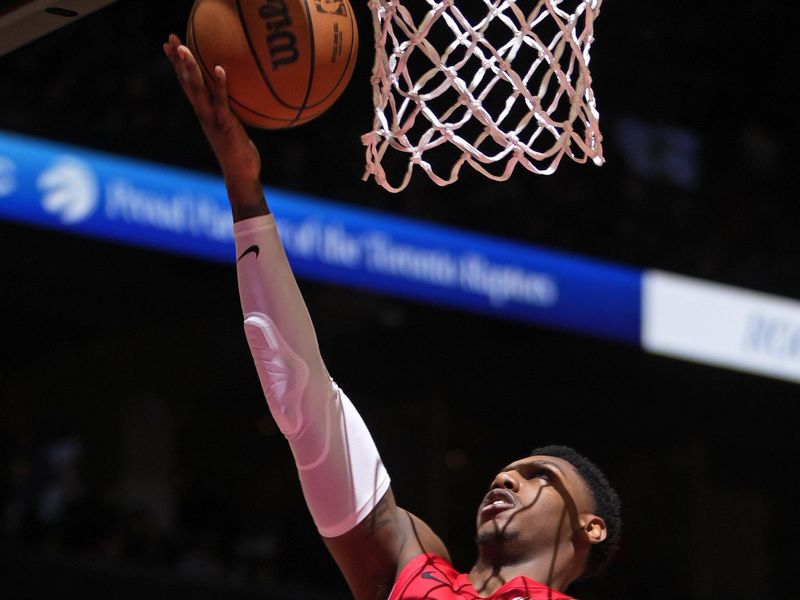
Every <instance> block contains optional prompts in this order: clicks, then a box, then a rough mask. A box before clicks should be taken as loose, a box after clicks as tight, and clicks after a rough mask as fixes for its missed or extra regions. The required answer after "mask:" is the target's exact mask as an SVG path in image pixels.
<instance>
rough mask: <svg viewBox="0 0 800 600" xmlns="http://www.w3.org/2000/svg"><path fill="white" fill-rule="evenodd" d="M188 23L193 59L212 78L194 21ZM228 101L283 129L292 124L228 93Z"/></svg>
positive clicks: (290, 120) (288, 120) (289, 120)
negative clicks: (258, 109) (192, 45)
mask: <svg viewBox="0 0 800 600" xmlns="http://www.w3.org/2000/svg"><path fill="white" fill-rule="evenodd" d="M192 13H194V11H192ZM189 23H190V27H191V29H192V41H193V42H194V48H195V51H196V52H197V56H196V57H195V58H196V59H197V62H198V64H199V65H200V68H201V69H202V70H203V72H204V73H205V74H206V75H208V77H209V78H213V77H214V74H213V73H212V72H211V69H209V68H208V65H207V64H206V61H205V60H203V51H202V50H201V49H200V43H199V42H198V41H197V34H196V33H195V28H194V19H190V21H189ZM228 100H229V101H231V102H233V103H234V104H236V105H237V106H241V107H242V108H243V109H245V110H248V111H250V112H251V113H253V114H254V115H257V116H259V117H261V118H262V119H272V120H273V121H280V122H281V123H282V124H283V123H287V125H284V126H285V127H288V123H291V122H292V119H286V118H281V117H273V116H271V115H265V114H262V113H260V112H258V111H257V110H253V109H252V108H250V107H249V106H247V105H246V104H244V103H243V102H240V101H239V100H237V99H236V98H235V97H234V96H232V95H231V94H230V93H228Z"/></svg>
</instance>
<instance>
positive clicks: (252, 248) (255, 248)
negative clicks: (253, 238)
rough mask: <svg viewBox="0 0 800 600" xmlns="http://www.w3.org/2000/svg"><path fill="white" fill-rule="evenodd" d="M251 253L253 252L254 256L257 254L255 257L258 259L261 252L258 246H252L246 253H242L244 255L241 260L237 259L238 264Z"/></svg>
mask: <svg viewBox="0 0 800 600" xmlns="http://www.w3.org/2000/svg"><path fill="white" fill-rule="evenodd" d="M251 252H252V253H253V254H255V255H256V258H258V252H259V248H258V246H256V245H255V244H253V245H252V246H250V247H249V248H248V249H247V250H245V251H244V252H242V255H241V256H240V257H239V258H237V259H236V262H239V261H240V260H242V259H243V258H244V257H245V256H247V255H248V254H250V253H251Z"/></svg>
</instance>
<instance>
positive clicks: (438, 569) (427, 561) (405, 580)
mask: <svg viewBox="0 0 800 600" xmlns="http://www.w3.org/2000/svg"><path fill="white" fill-rule="evenodd" d="M480 598H482V596H481V595H480V594H478V592H477V591H476V590H475V588H474V587H472V583H471V582H470V580H469V577H467V574H466V573H459V572H458V571H456V570H455V568H454V567H453V565H451V564H450V563H449V562H447V561H446V560H445V559H443V558H442V557H441V556H437V555H435V554H420V555H418V556H415V557H414V558H412V559H411V560H410V561H409V563H408V564H407V565H406V566H405V567H403V570H402V571H400V574H399V575H398V577H397V581H395V584H394V587H393V588H392V592H391V593H390V594H389V600H476V599H480ZM485 598H486V599H487V600H573V599H572V598H571V597H570V596H566V595H565V594H562V593H561V592H559V591H556V590H554V589H552V588H549V587H547V586H546V585H544V584H543V583H539V582H538V581H534V580H533V579H529V578H528V577H524V576H522V575H520V576H518V577H514V578H513V579H509V580H508V581H506V582H505V583H504V584H503V585H501V586H500V587H499V588H497V590H496V591H495V592H494V594H492V595H490V596H485Z"/></svg>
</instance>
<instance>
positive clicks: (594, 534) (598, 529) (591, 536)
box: [580, 514, 608, 544]
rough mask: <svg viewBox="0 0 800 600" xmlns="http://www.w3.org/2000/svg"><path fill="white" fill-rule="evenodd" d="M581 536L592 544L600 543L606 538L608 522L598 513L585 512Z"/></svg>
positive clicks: (582, 519)
mask: <svg viewBox="0 0 800 600" xmlns="http://www.w3.org/2000/svg"><path fill="white" fill-rule="evenodd" d="M580 534H581V536H582V537H583V538H584V539H585V540H586V541H587V542H589V543H590V544H599V543H600V542H602V541H603V540H605V539H606V536H607V535H608V531H607V530H606V522H605V521H604V520H603V519H602V518H601V517H598V516H597V515H591V514H585V515H583V517H582V518H581V530H580Z"/></svg>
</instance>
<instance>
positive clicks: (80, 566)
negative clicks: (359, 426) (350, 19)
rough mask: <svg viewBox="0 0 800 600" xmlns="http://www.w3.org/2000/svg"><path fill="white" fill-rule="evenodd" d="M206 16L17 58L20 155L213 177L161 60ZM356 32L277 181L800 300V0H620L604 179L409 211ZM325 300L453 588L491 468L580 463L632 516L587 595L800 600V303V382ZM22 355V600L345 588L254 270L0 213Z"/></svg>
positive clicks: (4, 365)
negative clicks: (389, 159)
mask: <svg viewBox="0 0 800 600" xmlns="http://www.w3.org/2000/svg"><path fill="white" fill-rule="evenodd" d="M470 1H473V0H470ZM14 4H19V3H15V2H2V3H0V13H2V12H3V10H4V9H8V8H9V7H12V5H14ZM51 4H53V3H51ZM55 4H57V3H55ZM4 5H5V6H4ZM12 8H13V7H12ZM190 8H191V3H190V2H188V1H186V0H173V1H170V2H154V1H138V0H137V1H134V0H120V1H119V2H116V3H113V4H112V5H110V6H108V7H106V8H102V9H100V10H98V11H97V12H95V13H93V14H91V15H87V16H85V17H84V18H82V19H80V20H78V21H76V22H74V23H72V24H70V25H69V26H66V27H63V28H60V29H58V30H57V31H54V32H53V33H50V34H48V35H46V36H44V37H42V38H40V39H38V40H36V41H33V42H31V43H29V44H27V45H25V46H23V47H21V48H19V49H18V50H15V51H13V52H10V53H8V54H6V55H5V56H0V130H2V131H0V150H2V148H3V146H2V145H1V144H2V139H3V138H2V136H3V135H23V136H26V138H27V139H34V138H36V139H38V140H39V141H49V142H58V143H61V144H66V145H67V146H65V147H69V148H80V149H81V151H83V150H86V149H91V150H92V151H97V152H101V153H110V154H113V155H116V156H123V157H127V158H132V159H137V160H143V161H147V162H148V163H159V164H161V165H169V166H172V167H179V168H181V169H188V170H191V171H193V172H204V173H206V174H209V175H212V176H216V175H217V170H216V164H215V161H214V159H213V156H212V155H211V153H210V151H209V150H208V148H207V146H206V144H205V140H204V138H203V137H202V133H201V131H200V129H199V127H198V126H197V123H196V121H195V118H194V115H193V114H192V112H191V109H190V107H189V105H188V103H187V101H186V100H185V99H184V97H183V95H182V92H181V90H180V89H179V87H178V85H177V83H176V81H175V78H174V75H173V72H172V70H171V67H170V65H169V63H168V61H167V60H166V58H165V57H164V55H163V53H162V50H161V44H162V42H163V41H165V39H166V37H167V35H168V34H169V33H170V32H173V31H174V32H178V33H181V34H182V33H183V32H184V31H185V28H186V19H187V16H188V14H189V10H190ZM355 10H356V14H357V17H358V20H359V24H360V35H361V52H360V56H359V59H358V64H357V67H356V72H355V75H354V77H353V81H352V83H351V84H350V86H349V88H348V89H347V91H346V92H345V94H344V96H343V98H342V99H341V100H340V101H339V102H338V103H337V104H336V105H335V106H334V107H333V108H332V109H331V110H330V111H329V112H328V113H326V114H325V115H324V116H323V117H321V118H319V119H318V120H316V121H314V122H313V123H310V124H308V125H305V126H302V127H300V128H297V129H295V130H288V131H278V132H265V131H253V136H254V139H255V141H256V144H257V145H258V147H259V148H260V150H261V153H262V156H263V159H264V171H263V181H264V183H265V185H267V186H269V188H274V189H280V190H290V191H293V192H298V193H302V194H305V195H308V196H309V197H313V198H317V199H324V200H327V201H333V202H336V203H340V204H343V205H346V206H348V207H351V208H355V209H359V210H361V209H370V210H373V211H375V210H377V211H380V212H382V213H384V214H388V215H389V216H390V217H392V218H397V217H400V216H402V217H404V218H412V219H415V220H418V221H427V222H433V223H436V224H438V225H444V226H447V227H451V228H457V229H459V230H466V231H469V232H471V233H475V234H481V235H488V236H493V237H495V238H505V239H507V240H513V241H514V242H517V243H520V244H523V245H527V246H533V247H537V248H539V249H552V250H557V251H560V252H564V253H568V254H570V255H574V256H577V257H580V258H581V259H586V260H602V261H607V262H609V263H612V264H616V265H620V266H623V267H626V268H631V269H634V270H645V269H658V270H661V271H666V272H670V273H676V274H681V275H686V276H690V277H693V278H697V279H702V280H705V281H707V282H717V283H723V284H727V285H729V286H735V287H736V288H744V289H747V290H753V291H756V292H763V293H766V294H770V295H775V296H780V297H783V298H785V299H800V241H799V240H800V238H799V237H798V227H799V226H800V203H799V202H798V201H797V200H798V199H797V191H796V187H797V186H796V185H795V180H796V174H797V164H798V161H797V159H798V157H797V151H796V148H797V140H798V134H800V117H799V116H798V115H800V112H798V110H797V108H796V100H795V97H794V94H793V93H792V92H791V88H792V87H793V84H794V82H793V79H794V77H795V73H797V71H798V66H799V65H798V58H800V55H798V53H797V51H796V48H795V43H794V35H795V32H794V30H795V28H796V24H797V23H798V17H800V10H798V8H797V6H795V5H794V3H784V4H782V5H776V4H770V5H767V4H765V3H763V2H758V1H756V0H743V1H742V2H738V3H735V4H730V3H728V4H722V3H719V2H696V3H688V2H679V3H668V4H663V3H653V2H640V1H634V0H605V2H604V4H603V7H602V11H601V15H600V17H599V19H598V21H597V23H596V42H595V45H594V46H593V51H592V60H591V68H592V75H593V78H594V88H595V92H596V94H597V98H598V107H599V110H600V113H601V127H602V130H603V133H604V146H605V154H606V159H607V164H606V165H604V166H603V167H600V168H598V167H595V166H592V165H576V164H571V163H570V164H567V163H568V161H566V160H565V161H564V162H563V163H562V166H561V168H560V169H559V171H558V172H557V173H556V174H555V175H552V176H547V177H542V176H535V175H532V174H530V173H528V172H526V171H523V170H518V171H517V172H516V173H515V175H514V176H513V177H512V178H511V180H509V181H508V182H505V183H494V182H490V181H488V180H486V179H484V178H481V177H480V176H477V175H475V174H474V173H470V172H467V171H464V173H463V175H462V178H461V180H460V181H459V182H458V184H456V185H453V186H451V187H449V188H439V187H437V186H435V185H433V184H432V183H431V182H430V181H428V180H427V178H425V177H424V176H423V175H421V173H418V174H417V175H416V176H415V178H414V179H413V182H412V185H411V186H409V188H408V189H407V190H406V191H404V192H403V193H401V194H398V195H392V194H389V193H387V192H384V191H383V190H382V189H380V188H378V187H377V186H376V185H374V183H372V182H367V183H364V182H362V180H361V175H362V170H363V164H364V161H363V149H362V145H361V140H360V136H361V134H362V133H364V132H366V131H368V130H369V129H370V127H371V118H372V107H371V89H370V84H369V75H370V69H371V65H372V31H371V19H370V14H369V10H368V8H367V6H366V3H361V2H359V3H358V4H357V6H355ZM0 35H4V33H2V30H0ZM2 154H3V152H2V151H0V155H2ZM16 158H18V157H15V156H5V157H4V160H5V162H4V163H0V183H2V181H6V182H7V181H8V177H9V176H10V175H9V169H8V164H9V162H8V161H14V160H16ZM0 159H3V157H0ZM20 160H21V159H20ZM4 166H5V168H6V170H5V171H4V170H3V168H4ZM198 177H199V175H198ZM0 187H2V186H1V185H0ZM3 201H4V200H3V198H0V203H1V202H3ZM31 202H34V200H31ZM0 214H2V213H0ZM300 285H301V288H302V291H303V293H304V294H305V297H306V299H307V303H308V305H309V310H310V312H311V314H312V317H313V319H314V321H315V325H316V329H317V333H318V336H319V339H320V345H321V348H322V352H323V355H324V357H325V358H326V362H327V364H328V367H329V370H330V371H331V373H332V374H333V375H334V377H335V378H336V379H337V381H338V383H339V384H340V385H341V386H342V387H343V389H345V390H347V392H348V395H349V396H350V397H351V398H352V399H353V401H354V403H355V404H356V405H357V406H358V407H359V410H360V411H361V412H362V414H363V415H364V418H365V420H366V422H367V423H368V425H369V426H370V428H371V430H372V432H373V435H374V437H375V439H376V441H377V444H378V446H379V448H380V449H381V452H382V455H383V458H384V461H385V463H386V465H387V467H388V470H389V472H390V474H391V476H392V480H393V486H394V489H395V494H396V496H397V498H398V502H399V503H400V504H402V505H403V506H405V507H407V508H409V509H410V510H412V511H413V512H415V513H416V514H419V515H420V516H422V517H423V518H425V519H426V520H427V521H428V522H429V523H431V524H432V526H433V528H434V529H435V530H436V531H437V532H439V533H440V534H441V536H442V537H443V539H444V540H445V542H446V543H447V544H448V546H449V548H450V551H451V553H452V556H453V559H454V562H455V564H456V566H458V567H460V568H462V569H468V568H469V567H470V566H471V564H472V560H473V558H474V542H473V534H474V522H475V512H476V508H477V505H478V502H479V501H480V498H481V497H482V495H483V493H484V490H485V489H486V487H487V485H488V483H489V481H490V478H491V477H492V475H493V473H494V472H495V470H497V469H498V468H499V467H502V466H503V465H505V464H506V463H508V462H509V461H510V460H512V459H515V458H517V457H519V456H522V455H524V454H525V453H526V452H527V451H528V450H530V449H531V448H533V447H535V446H538V445H544V444H547V443H563V444H568V445H572V446H575V447H576V448H578V449H579V450H581V451H582V452H583V453H585V454H586V455H588V456H589V457H591V458H593V459H594V460H595V461H596V462H598V463H599V464H600V465H601V466H602V467H603V468H604V469H605V470H606V471H607V473H608V475H609V477H610V479H611V480H612V482H613V483H614V484H615V485H616V487H617V488H618V490H619V492H620V494H621V496H622V499H623V502H624V522H625V530H624V534H623V543H622V549H621V552H620V553H619V555H618V557H617V559H616V560H615V562H614V563H613V565H612V566H611V568H610V569H609V570H608V571H607V573H606V574H605V575H603V576H601V577H600V578H598V579H596V580H589V581H587V582H584V583H581V584H579V585H577V586H576V587H575V589H573V590H571V591H572V593H573V595H575V596H577V597H579V598H583V599H595V598H597V599H600V598H607V599H611V598H614V599H615V600H627V599H633V598H651V599H660V598H664V599H666V598H670V599H672V598H687V599H698V600H699V599H703V600H711V599H716V598H720V599H722V598H725V599H726V600H733V599H738V598H741V599H752V598H766V597H782V598H800V591H798V585H797V582H796V577H795V576H794V572H795V570H796V566H797V564H798V562H800V550H798V548H799V547H800V546H798V544H797V536H798V534H800V527H798V526H797V524H796V519H795V518H794V515H795V512H796V509H797V502H798V493H797V492H798V485H797V483H796V479H797V474H798V472H800V452H798V450H797V438H796V437H795V435H797V424H798V416H799V415H800V409H799V408H798V400H800V398H798V396H799V392H800V388H798V387H797V383H796V382H798V381H800V316H798V315H800V311H798V308H797V305H795V304H793V302H794V301H788V300H787V302H788V304H787V308H786V313H785V315H788V316H785V318H784V320H783V321H782V325H781V335H782V336H783V340H784V342H783V345H781V346H780V349H779V350H780V352H781V353H782V360H784V364H788V365H789V367H788V368H789V376H782V377H768V376H766V375H764V374H763V372H762V373H759V369H758V368H745V370H744V371H742V370H733V369H728V368H718V367H714V366H708V365H705V364H699V363H697V362H689V361H685V360H681V359H679V358H668V357H665V356H662V355H659V354H655V353H648V352H645V351H644V350H643V349H642V348H641V347H640V346H639V344H637V343H632V344H631V343H625V342H622V341H614V340H612V339H608V338H604V337H596V336H592V335H588V334H585V333H582V332H581V331H574V330H572V331H570V330H567V329H564V328H560V327H549V326H545V325H543V324H537V323H530V322H523V321H520V320H516V319H513V318H507V317H503V316H491V315H488V316H487V315H485V314H480V313H475V312H471V311H469V310H466V309H455V308H448V307H446V306H444V305H440V304H432V303H430V302H426V301H424V299H420V300H411V299H404V298H403V297H398V296H397V295H395V294H392V293H388V292H385V293H378V292H375V291H369V290H364V289H360V288H359V287H358V286H355V287H353V286H349V285H344V284H336V283H326V282H322V281H319V280H314V279H313V278H301V279H300ZM726 289H727V288H726ZM582 301H583V302H585V305H586V308H587V310H589V309H590V308H591V307H592V305H593V303H594V302H595V301H596V297H595V296H594V295H593V294H591V293H588V292H587V294H586V295H585V298H583V300H582ZM685 310H687V311H691V310H692V306H691V305H689V306H687V307H685ZM792 319H793V320H792ZM792 327H794V328H795V329H792ZM0 341H1V343H0V466H1V467H2V477H0V508H2V512H0V517H1V520H0V596H2V597H3V598H8V599H15V600H16V599H28V598H30V599H38V598H48V599H55V598H89V597H105V598H114V599H126V600H127V599H143V598H167V597H169V598H172V599H181V598H193V599H198V598H215V599H216V598H219V599H227V598H253V599H256V598H265V599H270V598H275V599H277V598H286V597H293V598H294V597H301V596H302V597H304V598H318V599H320V600H326V599H336V598H346V597H348V595H349V594H348V591H347V588H346V586H345V584H344V581H343V580H342V578H341V576H340V575H339V574H338V571H337V570H336V567H335V566H334V564H333V561H332V560H331V559H330V558H329V557H328V555H327V553H326V551H325V548H324V546H323V544H322V543H321V541H320V540H319V538H318V536H317V534H316V530H315V528H314V526H313V524H312V522H311V519H310V517H309V515H308V513H307V510H306V508H305V506H304V503H303V499H302V496H301V494H300V491H299V485H298V483H297V478H296V475H295V472H294V465H293V462H292V459H291V454H290V452H289V449H288V447H287V446H286V444H285V442H284V440H283V438H282V437H281V436H280V434H279V432H278V431H277V428H276V427H275V426H274V425H273V423H272V421H271V419H270V418H269V413H268V411H267V409H266V405H265V402H264V400H263V397H262V394H261V390H260V388H259V385H258V381H257V378H256V374H255V370H254V368H253V367H252V364H251V361H250V357H249V352H248V349H247V346H246V344H245V340H244V336H243V333H242V325H241V312H240V308H239V304H238V297H237V293H236V280H235V270H234V267H233V251H232V249H231V259H230V261H228V262H219V261H217V262H214V261H206V260H203V259H201V258H198V257H192V256H187V255H182V254H177V253H170V252H163V251H158V250H155V249H146V248H142V247H139V246H137V245H129V244H121V243H115V242H113V241H111V240H104V241H98V240H97V239H94V238H90V237H85V236H82V235H76V234H72V233H70V232H69V230H68V228H51V227H43V228H42V227H39V226H36V225H34V224H32V223H22V222H19V221H17V220H13V219H9V220H4V219H0ZM786 360H788V361H789V363H786ZM745 366H746V365H745ZM792 369H793V371H792ZM745 371H749V372H745ZM792 372H793V373H794V375H793V376H792Z"/></svg>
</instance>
